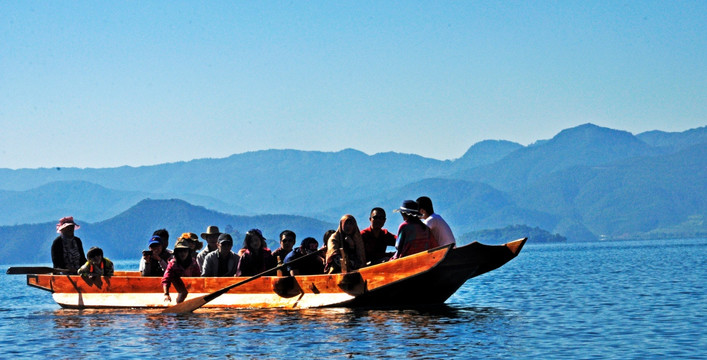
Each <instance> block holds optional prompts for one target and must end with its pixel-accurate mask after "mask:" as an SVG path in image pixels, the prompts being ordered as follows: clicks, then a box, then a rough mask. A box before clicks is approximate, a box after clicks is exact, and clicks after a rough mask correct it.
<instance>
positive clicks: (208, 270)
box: [201, 254, 218, 276]
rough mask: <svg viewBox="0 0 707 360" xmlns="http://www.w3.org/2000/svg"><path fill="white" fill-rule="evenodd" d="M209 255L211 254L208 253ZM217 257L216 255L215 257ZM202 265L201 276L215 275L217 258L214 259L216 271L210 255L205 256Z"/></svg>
mask: <svg viewBox="0 0 707 360" xmlns="http://www.w3.org/2000/svg"><path fill="white" fill-rule="evenodd" d="M209 255H211V254H209ZM217 259H218V257H217ZM203 264H204V266H203V267H202V268H201V276H216V275H218V274H217V272H218V260H217V261H216V271H213V270H214V266H213V261H212V260H211V257H210V256H207V257H206V258H205V259H204V262H203Z"/></svg>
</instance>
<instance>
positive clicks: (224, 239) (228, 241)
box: [218, 234, 233, 253]
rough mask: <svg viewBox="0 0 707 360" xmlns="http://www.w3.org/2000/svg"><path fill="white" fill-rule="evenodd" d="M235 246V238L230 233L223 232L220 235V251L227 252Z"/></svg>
mask: <svg viewBox="0 0 707 360" xmlns="http://www.w3.org/2000/svg"><path fill="white" fill-rule="evenodd" d="M232 248H233V238H232V237H231V235H229V234H221V235H219V236H218V251H219V252H220V253H227V252H229V251H231V249H232Z"/></svg>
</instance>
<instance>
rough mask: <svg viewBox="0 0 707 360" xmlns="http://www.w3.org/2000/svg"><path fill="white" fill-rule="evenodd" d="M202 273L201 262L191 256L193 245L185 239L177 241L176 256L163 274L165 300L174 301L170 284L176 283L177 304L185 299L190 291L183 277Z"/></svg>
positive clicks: (175, 246)
mask: <svg viewBox="0 0 707 360" xmlns="http://www.w3.org/2000/svg"><path fill="white" fill-rule="evenodd" d="M200 275H201V269H199V264H197V263H196V259H194V258H193V257H192V256H191V247H190V246H189V244H187V243H186V242H185V241H177V243H176V244H175V245H174V258H173V259H172V260H170V261H169V264H168V265H167V270H166V271H165V272H164V276H162V290H164V301H165V302H172V297H171V296H170V295H169V287H170V285H174V288H175V289H176V290H177V293H179V295H177V304H179V303H181V302H182V301H184V299H185V298H186V297H187V294H188V293H189V292H188V291H187V287H186V286H185V285H184V281H182V277H184V276H186V277H196V276H200Z"/></svg>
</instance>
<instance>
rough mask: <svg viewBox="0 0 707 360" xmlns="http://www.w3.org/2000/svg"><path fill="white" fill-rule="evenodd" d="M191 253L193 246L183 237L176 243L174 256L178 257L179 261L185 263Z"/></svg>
mask: <svg viewBox="0 0 707 360" xmlns="http://www.w3.org/2000/svg"><path fill="white" fill-rule="evenodd" d="M190 253H191V246H190V245H189V244H188V243H187V242H186V241H183V240H181V239H180V240H177V243H176V244H174V257H175V258H176V259H177V262H179V263H184V262H185V260H186V259H187V258H188V257H189V254H190Z"/></svg>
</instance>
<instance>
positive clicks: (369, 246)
mask: <svg viewBox="0 0 707 360" xmlns="http://www.w3.org/2000/svg"><path fill="white" fill-rule="evenodd" d="M368 219H369V220H370V221H371V226H369V227H367V228H365V229H363V230H361V239H362V240H363V247H364V249H365V250H366V260H368V263H367V265H375V264H379V263H381V262H383V261H386V260H388V259H390V257H391V256H392V255H393V254H392V253H390V254H386V249H387V248H388V246H395V239H396V237H395V235H394V234H392V233H390V232H388V230H386V229H384V228H383V225H385V220H386V217H385V210H383V208H380V207H376V208H373V209H372V210H371V214H370V217H369V218H368Z"/></svg>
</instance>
